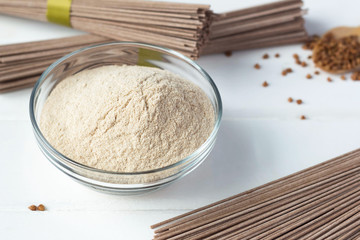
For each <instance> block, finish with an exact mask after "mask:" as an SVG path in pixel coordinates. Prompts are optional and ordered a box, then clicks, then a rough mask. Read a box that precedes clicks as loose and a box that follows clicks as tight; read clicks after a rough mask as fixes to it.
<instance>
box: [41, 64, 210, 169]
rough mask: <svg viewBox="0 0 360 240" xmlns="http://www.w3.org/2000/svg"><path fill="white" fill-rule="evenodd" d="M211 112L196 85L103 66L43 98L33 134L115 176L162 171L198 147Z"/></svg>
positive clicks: (157, 73) (155, 72)
mask: <svg viewBox="0 0 360 240" xmlns="http://www.w3.org/2000/svg"><path fill="white" fill-rule="evenodd" d="M214 118H215V117H214V109H213V106H212V104H211V102H210V100H209V98H208V97H207V96H206V94H205V93H204V92H203V91H202V90H201V89H200V88H199V87H198V86H196V85H195V84H193V83H191V82H190V81H188V80H185V79H183V78H181V77H179V76H177V75H175V74H173V73H171V72H169V71H166V70H161V69H157V68H150V67H140V66H115V65H113V66H103V67H99V68H95V69H91V70H84V71H82V72H80V73H77V74H75V75H73V76H70V77H68V78H66V79H64V80H63V81H61V82H60V83H59V84H58V85H57V86H56V87H55V88H54V89H53V91H52V92H51V94H50V95H49V97H48V98H47V100H46V102H45V104H44V107H43V110H42V113H41V116H40V129H41V131H42V133H43V135H44V137H45V138H46V139H47V141H48V142H49V143H50V144H51V145H52V146H53V147H54V148H55V149H57V150H58V151H59V152H60V153H62V154H63V155H65V156H67V157H68V158H70V159H72V160H74V161H76V162H79V163H81V164H84V165H87V166H90V167H94V168H97V169H102V170H107V171H115V172H139V171H145V170H151V169H157V168H161V167H165V166H168V165H171V164H173V163H176V162H178V161H180V160H181V159H183V158H185V157H187V156H189V155H190V154H191V153H193V152H194V151H195V150H196V149H198V148H199V147H200V146H201V145H202V144H203V143H204V142H205V141H206V139H207V138H208V137H209V135H210V133H211V132H212V130H213V128H214V121H215V119H214Z"/></svg>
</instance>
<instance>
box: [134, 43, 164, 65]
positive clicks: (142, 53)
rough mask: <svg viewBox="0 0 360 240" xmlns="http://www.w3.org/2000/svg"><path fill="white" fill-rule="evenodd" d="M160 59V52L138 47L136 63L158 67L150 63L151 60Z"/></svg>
mask: <svg viewBox="0 0 360 240" xmlns="http://www.w3.org/2000/svg"><path fill="white" fill-rule="evenodd" d="M161 59H162V56H161V53H159V52H155V51H153V50H150V49H145V48H140V49H139V55H138V62H137V65H139V66H146V67H156V68H158V66H156V65H154V64H152V63H151V60H161Z"/></svg>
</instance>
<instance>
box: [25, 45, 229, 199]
mask: <svg viewBox="0 0 360 240" xmlns="http://www.w3.org/2000/svg"><path fill="white" fill-rule="evenodd" d="M123 64H127V65H140V66H149V67H156V68H161V69H166V70H169V71H171V72H173V73H175V74H178V75H180V76H181V77H183V78H185V79H188V80H189V81H191V82H193V83H194V84H196V85H197V86H199V87H200V88H201V89H202V90H203V91H204V92H205V93H206V95H207V96H208V97H209V99H210V101H211V103H212V106H213V108H214V114H215V124H214V126H213V130H212V132H211V134H210V136H209V137H208V139H207V140H206V141H205V143H203V144H202V145H201V146H200V147H199V148H198V149H197V150H196V151H195V152H193V153H192V154H191V155H190V156H188V157H186V158H184V159H182V160H181V161H179V162H177V163H175V164H172V165H169V166H166V167H163V168H159V169H154V170H150V171H143V172H133V173H129V172H124V173H121V172H110V171H103V170H99V169H96V168H92V167H89V166H85V165H83V164H80V163H78V162H76V161H74V160H72V159H69V158H67V157H66V156H64V155H63V154H61V153H60V152H58V151H57V150H56V149H55V148H53V147H52V146H51V144H50V143H49V142H48V141H47V140H46V139H45V137H44V136H43V134H42V133H41V130H40V128H39V124H38V120H39V118H40V114H41V111H42V108H43V105H44V103H45V100H46V98H47V97H48V96H49V94H50V93H51V91H52V90H53V89H54V87H55V86H56V85H57V84H58V83H59V82H60V81H62V80H63V79H65V78H66V77H68V76H70V75H74V74H76V73H78V72H80V71H82V70H84V69H91V68H96V67H100V66H104V65H123ZM221 116H222V103H221V98H220V94H219V91H218V89H217V87H216V85H215V83H214V82H213V81H212V79H211V78H210V76H209V75H208V74H207V73H206V72H205V71H204V70H203V69H202V68H201V67H200V66H199V65H197V64H196V63H195V62H194V61H192V60H191V59H189V58H187V57H185V56H183V55H182V54H180V53H178V52H176V51H173V50H170V49H166V48H162V47H158V46H154V45H149V44H143V43H133V42H114V43H107V44H100V45H95V46H91V47H86V48H83V49H80V50H78V51H75V52H73V53H70V54H68V55H66V56H64V57H62V58H61V59H59V60H57V61H56V62H55V63H53V64H52V65H50V67H49V68H48V69H46V71H45V72H44V73H43V74H42V75H41V77H40V78H39V80H38V81H37V83H36V84H35V86H34V89H33V91H32V94H31V98H30V119H31V122H32V126H33V130H34V134H35V137H36V140H37V143H38V145H39V147H40V149H41V151H42V152H43V153H44V155H45V156H46V158H47V159H48V160H49V161H50V162H51V163H52V164H53V165H55V166H56V167H57V168H58V169H59V170H61V171H62V172H64V173H65V174H67V175H69V176H70V177H71V178H73V179H74V180H76V181H78V182H80V183H82V184H84V185H86V186H88V187H90V188H92V189H95V190H99V191H103V192H107V193H117V194H136V193H143V192H147V191H151V190H155V189H158V188H160V187H163V186H165V185H168V184H169V183H171V182H174V181H175V180H177V179H179V178H181V177H183V176H185V175H186V174H188V173H190V172H191V171H192V170H194V169H195V168H196V167H198V166H199V165H200V164H201V163H202V162H203V161H204V160H205V158H206V157H207V156H208V154H209V153H210V151H211V150H212V148H213V146H214V143H215V139H216V135H217V132H218V129H219V125H220V121H221Z"/></svg>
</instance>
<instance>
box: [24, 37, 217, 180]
mask: <svg viewBox="0 0 360 240" xmlns="http://www.w3.org/2000/svg"><path fill="white" fill-rule="evenodd" d="M110 45H123V46H129V47H137V48H144V47H145V48H147V49H150V50H153V51H162V52H165V53H166V54H169V55H175V56H176V57H178V58H180V59H181V60H183V61H185V62H186V63H188V64H189V65H191V66H192V67H193V68H195V69H196V70H197V71H198V72H199V73H200V74H201V75H202V76H203V77H204V78H205V79H206V80H207V81H208V82H209V83H210V85H211V87H212V90H213V91H214V94H215V98H216V103H217V108H218V109H217V110H218V111H217V120H216V122H215V125H214V129H213V130H212V132H211V134H210V136H209V137H208V138H207V139H206V141H205V142H204V143H203V144H202V145H201V146H200V147H199V148H198V149H196V150H195V151H194V152H193V153H192V154H190V155H189V156H187V157H186V158H183V159H182V160H180V161H179V162H176V163H174V164H171V165H169V166H166V167H162V168H157V169H152V170H147V171H141V172H112V171H105V170H101V169H97V168H93V167H89V166H86V165H84V164H81V163H78V162H76V161H74V160H72V159H70V158H68V157H66V156H65V155H63V154H62V153H60V152H58V151H57V150H56V149H55V148H54V147H52V145H51V144H50V143H49V142H48V141H47V140H46V138H45V137H44V136H43V134H42V133H41V130H40V128H39V126H38V124H37V121H36V119H35V113H34V104H35V95H36V93H37V91H38V88H39V86H40V84H41V83H42V82H43V81H45V79H46V77H47V75H48V74H49V72H51V70H53V69H54V68H55V67H56V66H58V65H59V64H61V63H62V62H63V61H65V60H66V59H68V58H70V57H72V56H74V55H76V54H78V53H81V52H85V51H87V50H89V49H94V48H98V47H102V46H110ZM215 110H216V109H215ZM29 111H30V120H31V123H32V126H33V130H34V132H35V134H36V135H37V136H38V137H39V139H40V140H41V143H42V144H45V145H46V147H48V149H50V150H51V151H52V152H53V153H55V154H56V155H57V156H59V157H60V158H61V159H62V160H64V161H66V162H68V163H71V164H74V165H76V166H77V167H79V168H83V169H85V170H89V171H93V172H97V173H103V174H112V175H120V176H121V175H128V176H131V175H144V174H150V173H159V172H162V171H165V170H169V169H172V168H176V167H177V166H179V165H182V164H184V163H187V162H188V161H190V162H191V160H192V159H193V158H194V157H196V156H197V155H198V154H199V153H201V152H202V151H203V150H204V149H206V148H207V146H208V144H210V142H211V141H212V140H213V138H215V137H216V134H217V132H218V130H219V127H220V122H221V118H222V112H223V109H222V101H221V97H220V93H219V90H218V88H217V87H216V85H215V83H214V81H213V80H212V78H211V77H210V76H209V74H208V73H207V72H206V71H205V70H204V69H203V68H202V67H200V66H199V65H198V64H197V63H195V62H194V61H193V60H191V59H190V58H188V57H186V56H184V55H182V54H181V53H178V52H177V51H174V50H172V49H169V48H165V47H160V46H156V45H152V44H147V43H139V42H127V41H122V42H111V43H102V44H96V45H92V46H89V47H84V48H80V49H79V50H76V51H74V52H71V53H69V54H67V55H65V56H63V57H62V58H60V59H58V60H56V61H55V62H54V63H52V64H51V65H50V66H49V67H48V68H47V69H46V70H45V71H44V72H43V73H42V74H41V76H40V78H39V79H38V80H37V81H36V83H35V85H34V88H33V90H32V92H31V96H30V102H29ZM195 159H196V158H195Z"/></svg>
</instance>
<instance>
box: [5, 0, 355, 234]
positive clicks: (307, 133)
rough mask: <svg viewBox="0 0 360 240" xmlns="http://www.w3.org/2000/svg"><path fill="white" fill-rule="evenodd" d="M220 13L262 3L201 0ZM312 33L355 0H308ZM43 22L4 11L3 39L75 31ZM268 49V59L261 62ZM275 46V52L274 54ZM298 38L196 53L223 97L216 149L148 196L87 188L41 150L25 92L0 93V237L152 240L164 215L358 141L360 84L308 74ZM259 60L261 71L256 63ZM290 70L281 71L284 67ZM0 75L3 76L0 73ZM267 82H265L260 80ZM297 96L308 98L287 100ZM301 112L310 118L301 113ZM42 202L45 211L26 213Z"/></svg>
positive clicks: (335, 21) (341, 20)
mask: <svg viewBox="0 0 360 240" xmlns="http://www.w3.org/2000/svg"><path fill="white" fill-rule="evenodd" d="M197 2H203V3H211V4H212V6H213V9H214V10H216V11H218V12H219V11H225V10H231V9H236V8H240V7H243V6H247V5H250V4H260V3H262V2H265V1H251V0H246V1H244V0H243V1H236V0H232V1H231V0H222V1H220V0H201V1H197ZM305 6H306V8H309V13H308V15H307V16H306V26H307V29H308V31H309V32H310V33H323V32H325V31H326V30H328V29H329V28H331V27H335V26H339V25H356V24H359V23H360V21H359V20H360V18H359V13H358V9H359V7H360V2H359V1H353V0H342V1H339V0H328V1H326V4H325V1H320V0H313V1H310V0H305ZM76 34H79V32H77V31H75V30H71V29H67V28H65V27H61V26H54V25H52V24H47V23H38V22H34V21H29V20H24V19H18V18H12V17H6V16H1V15H0V44H8V43H16V42H24V41H31V40H40V39H48V38H56V37H62V36H70V35H76ZM264 53H269V54H270V56H271V58H270V59H268V60H263V59H262V58H261V57H262V55H263V54H264ZM275 53H280V54H281V57H280V58H278V59H276V58H274V57H273V56H274V54H275ZM293 53H298V54H299V55H300V56H301V58H303V59H305V58H306V57H307V56H308V55H309V54H310V52H306V51H304V50H302V49H301V46H300V45H292V46H285V47H275V48H269V49H261V50H249V51H242V52H237V53H234V54H233V56H232V57H230V58H227V57H225V56H224V55H222V54H219V55H212V56H206V57H202V58H201V59H200V60H198V63H199V64H200V65H201V66H203V67H204V68H205V70H207V71H208V73H209V74H210V75H211V76H212V77H213V79H214V80H215V82H216V83H217V86H218V88H219V90H220V93H221V95H222V99H223V104H224V116H223V122H222V126H221V129H220V132H219V137H218V141H217V144H216V146H215V149H214V150H213V152H212V153H211V155H210V156H209V157H208V159H207V160H206V161H205V162H204V163H203V164H202V165H201V166H200V167H199V168H198V169H196V170H195V171H194V172H192V173H191V174H190V175H188V176H186V177H185V178H184V179H182V180H180V181H178V182H176V183H174V184H173V185H170V186H169V187H167V188H164V189H162V190H159V191H156V192H153V193H149V194H147V195H141V196H133V197H122V196H113V195H106V194H101V193H98V192H94V191H92V190H89V189H87V188H85V187H83V186H81V185H79V184H78V183H76V182H74V181H72V180H71V179H69V178H68V177H67V176H66V175H64V174H63V173H61V172H59V171H58V170H57V169H56V168H55V167H54V166H52V165H51V164H50V163H49V162H48V161H47V160H46V159H45V157H44V156H43V155H42V154H41V152H40V150H39V149H38V147H37V145H36V142H35V139H34V136H33V133H32V130H31V124H30V120H29V114H28V102H29V97H30V91H31V90H30V89H26V90H21V91H17V92H13V93H8V94H3V95H0V154H1V155H0V163H1V166H0V239H29V238H30V239H65V238H70V239H75V238H77V239H85V238H87V239H99V238H100V237H102V239H109V238H112V239H114V238H117V239H150V238H151V237H152V231H151V230H150V228H149V226H150V225H151V224H153V223H156V222H158V221H160V220H163V219H167V218H169V217H172V216H175V215H177V214H181V213H184V212H186V211H189V210H191V209H194V208H197V207H200V206H203V205H205V204H208V203H211V202H214V201H216V200H220V199H222V198H225V197H227V196H230V195H234V194H236V193H239V192H242V191H244V190H246V189H249V188H252V187H255V186H258V185H261V184H263V183H266V182H268V181H270V180H274V179H277V178H279V177H282V176H285V175H287V174H290V173H293V172H295V171H298V170H301V169H303V168H306V167H308V166H311V165H314V164H316V163H319V162H321V161H325V160H327V159H329V158H332V157H335V156H337V155H339V154H342V153H345V152H347V151H350V150H353V149H355V148H358V147H359V146H360V82H353V81H351V80H349V77H348V80H346V81H342V80H340V78H339V77H338V76H333V77H332V78H333V79H334V82H332V83H328V82H327V81H326V78H327V77H328V75H327V74H325V73H323V72H322V73H321V74H320V75H319V76H316V77H314V79H312V80H307V79H306V78H305V75H306V74H307V73H313V72H314V71H315V68H314V67H313V65H312V64H311V65H310V66H309V67H307V68H302V67H300V66H297V65H295V64H294V60H293V58H292V54H293ZM257 62H258V63H260V64H261V66H262V68H261V70H255V69H254V68H253V65H254V64H255V63H257ZM287 67H292V68H293V69H294V73H293V74H289V75H288V76H286V77H282V76H281V71H282V69H284V68H287ZM0 74H1V73H0ZM265 80H266V81H268V82H269V84H270V86H269V87H267V88H263V87H262V86H261V84H262V82H263V81H265ZM288 97H293V98H294V99H298V98H301V99H302V100H303V101H304V104H302V105H297V104H296V103H292V104H290V103H288V102H287V98H288ZM302 114H304V115H306V116H307V117H308V120H305V121H302V120H300V119H299V117H300V116H301V115H302ZM39 203H43V204H44V205H45V206H46V207H47V211H45V212H31V211H29V210H28V209H27V207H28V206H29V205H31V204H39Z"/></svg>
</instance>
